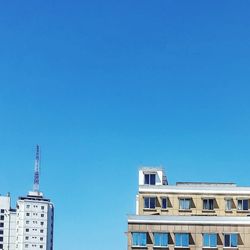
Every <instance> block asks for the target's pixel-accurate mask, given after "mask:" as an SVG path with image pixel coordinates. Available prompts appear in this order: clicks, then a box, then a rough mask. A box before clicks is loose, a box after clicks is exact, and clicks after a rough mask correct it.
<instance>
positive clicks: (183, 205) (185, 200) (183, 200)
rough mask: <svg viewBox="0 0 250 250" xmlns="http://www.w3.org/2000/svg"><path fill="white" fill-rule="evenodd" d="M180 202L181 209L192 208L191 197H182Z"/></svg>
mask: <svg viewBox="0 0 250 250" xmlns="http://www.w3.org/2000/svg"><path fill="white" fill-rule="evenodd" d="M179 202H180V206H179V207H180V209H182V210H190V208H191V206H190V204H191V199H190V198H181V199H180V200H179Z"/></svg>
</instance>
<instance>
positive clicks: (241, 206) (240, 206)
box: [238, 199, 248, 211]
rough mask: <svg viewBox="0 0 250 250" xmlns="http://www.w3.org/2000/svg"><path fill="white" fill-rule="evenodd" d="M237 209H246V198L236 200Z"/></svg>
mask: <svg viewBox="0 0 250 250" xmlns="http://www.w3.org/2000/svg"><path fill="white" fill-rule="evenodd" d="M238 210H240V211H246V210H248V200H247V199H242V200H238Z"/></svg>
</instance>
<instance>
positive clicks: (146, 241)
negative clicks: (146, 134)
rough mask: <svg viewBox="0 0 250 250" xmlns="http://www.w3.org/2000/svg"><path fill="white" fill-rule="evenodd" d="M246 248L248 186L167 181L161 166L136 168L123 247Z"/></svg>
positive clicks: (249, 230)
mask: <svg viewBox="0 0 250 250" xmlns="http://www.w3.org/2000/svg"><path fill="white" fill-rule="evenodd" d="M132 249H148V250H153V249H171V250H172V249H192V250H193V249H218V250H222V249H239V250H241V249H242V250H243V249H245V250H246V249H248V250H250V187H238V186H237V185H236V184H233V183H204V182H189V183H184V182H179V183H176V185H174V186H172V185H168V182H167V179H166V176H165V174H164V171H163V169H162V168H148V167H147V168H146V167H145V168H142V169H140V170H139V192H138V195H137V196H136V214H135V215H131V216H129V217H128V250H132Z"/></svg>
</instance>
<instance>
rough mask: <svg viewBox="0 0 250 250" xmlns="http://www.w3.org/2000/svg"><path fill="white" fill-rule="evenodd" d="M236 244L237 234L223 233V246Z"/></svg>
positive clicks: (234, 245)
mask: <svg viewBox="0 0 250 250" xmlns="http://www.w3.org/2000/svg"><path fill="white" fill-rule="evenodd" d="M237 246H238V234H235V233H234V234H225V235H224V247H237Z"/></svg>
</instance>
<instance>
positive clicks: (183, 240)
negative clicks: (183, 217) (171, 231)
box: [175, 233, 189, 247]
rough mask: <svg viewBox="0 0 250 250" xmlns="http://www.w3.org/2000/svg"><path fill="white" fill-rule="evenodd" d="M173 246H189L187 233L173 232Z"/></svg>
mask: <svg viewBox="0 0 250 250" xmlns="http://www.w3.org/2000/svg"><path fill="white" fill-rule="evenodd" d="M175 246H176V247H188V246H189V234H188V233H176V234H175Z"/></svg>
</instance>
